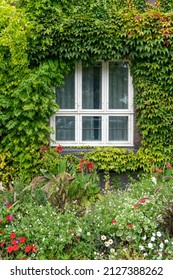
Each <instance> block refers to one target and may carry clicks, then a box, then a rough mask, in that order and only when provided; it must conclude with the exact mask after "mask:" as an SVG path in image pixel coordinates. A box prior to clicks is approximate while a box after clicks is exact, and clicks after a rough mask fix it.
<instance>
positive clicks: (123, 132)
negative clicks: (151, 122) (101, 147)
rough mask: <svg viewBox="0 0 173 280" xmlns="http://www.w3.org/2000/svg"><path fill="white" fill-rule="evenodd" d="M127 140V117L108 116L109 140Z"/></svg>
mask: <svg viewBox="0 0 173 280" xmlns="http://www.w3.org/2000/svg"><path fill="white" fill-rule="evenodd" d="M127 140H128V117H127V116H110V117H109V141H127Z"/></svg>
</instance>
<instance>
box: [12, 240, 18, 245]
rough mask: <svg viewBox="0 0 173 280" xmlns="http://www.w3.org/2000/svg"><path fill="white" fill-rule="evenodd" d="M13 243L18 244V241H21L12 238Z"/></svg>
mask: <svg viewBox="0 0 173 280" xmlns="http://www.w3.org/2000/svg"><path fill="white" fill-rule="evenodd" d="M11 243H12V244H13V245H17V244H18V243H19V241H18V240H12V242H11Z"/></svg>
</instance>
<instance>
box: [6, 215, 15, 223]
mask: <svg viewBox="0 0 173 280" xmlns="http://www.w3.org/2000/svg"><path fill="white" fill-rule="evenodd" d="M6 220H7V221H9V222H11V221H12V220H14V217H13V215H12V214H10V215H8V216H6Z"/></svg>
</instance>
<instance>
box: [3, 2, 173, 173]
mask: <svg viewBox="0 0 173 280" xmlns="http://www.w3.org/2000/svg"><path fill="white" fill-rule="evenodd" d="M0 5H1V9H0V34H1V36H0V137H1V139H2V140H1V146H0V152H1V157H0V158H2V159H3V164H1V165H2V166H3V168H1V169H0V172H1V173H0V176H1V177H2V176H3V175H2V174H3V173H4V172H6V171H5V170H7V169H8V170H9V171H8V172H9V173H10V168H11V169H14V170H16V169H21V170H25V172H26V173H27V172H28V171H29V172H30V173H32V172H34V170H35V167H36V166H37V164H38V162H39V159H38V153H39V149H40V147H41V145H42V144H48V142H49V133H50V129H51V128H50V127H49V125H48V123H49V118H50V116H51V115H52V114H53V113H54V112H55V110H57V105H56V104H55V100H54V92H53V89H52V88H53V86H56V87H57V86H60V85H61V84H62V83H63V77H64V74H65V73H67V72H68V71H69V70H70V69H71V67H72V65H73V64H74V63H75V62H76V61H81V60H82V61H84V62H86V63H89V62H90V61H96V60H105V61H108V60H116V59H126V60H128V61H129V64H130V69H131V74H132V78H133V83H134V86H135V100H134V101H135V111H136V119H137V125H138V128H139V131H140V133H141V135H142V145H141V148H140V149H139V151H138V155H139V159H141V162H144V161H145V155H146V157H147V158H148V159H149V158H150V154H151V155H152V157H153V156H154V157H155V158H156V159H157V158H158V161H159V162H161V161H164V158H165V156H166V157H167V159H168V158H170V160H171V157H172V153H173V114H172V112H173V74H172V69H173V1H172V0H171V1H165V0H160V1H156V3H155V6H152V5H151V4H148V3H147V1H144V0H122V1H118V0H86V1H82V0H79V1H75V0H71V1H69V0H68V1H67V0H59V1H55V0H36V1H34V0H25V1H23V0H13V1H8V0H7V1H5V0H2V1H1V4H0ZM160 153H161V155H162V156H161V155H160ZM5 154H6V161H5V157H4V155H5ZM168 156H169V157H168ZM1 165H0V166H1ZM141 167H142V164H141ZM31 171H32V172H31Z"/></svg>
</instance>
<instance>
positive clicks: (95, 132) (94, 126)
mask: <svg viewBox="0 0 173 280" xmlns="http://www.w3.org/2000/svg"><path fill="white" fill-rule="evenodd" d="M82 140H83V141H97V140H99V141H100V140H101V117H82Z"/></svg>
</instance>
